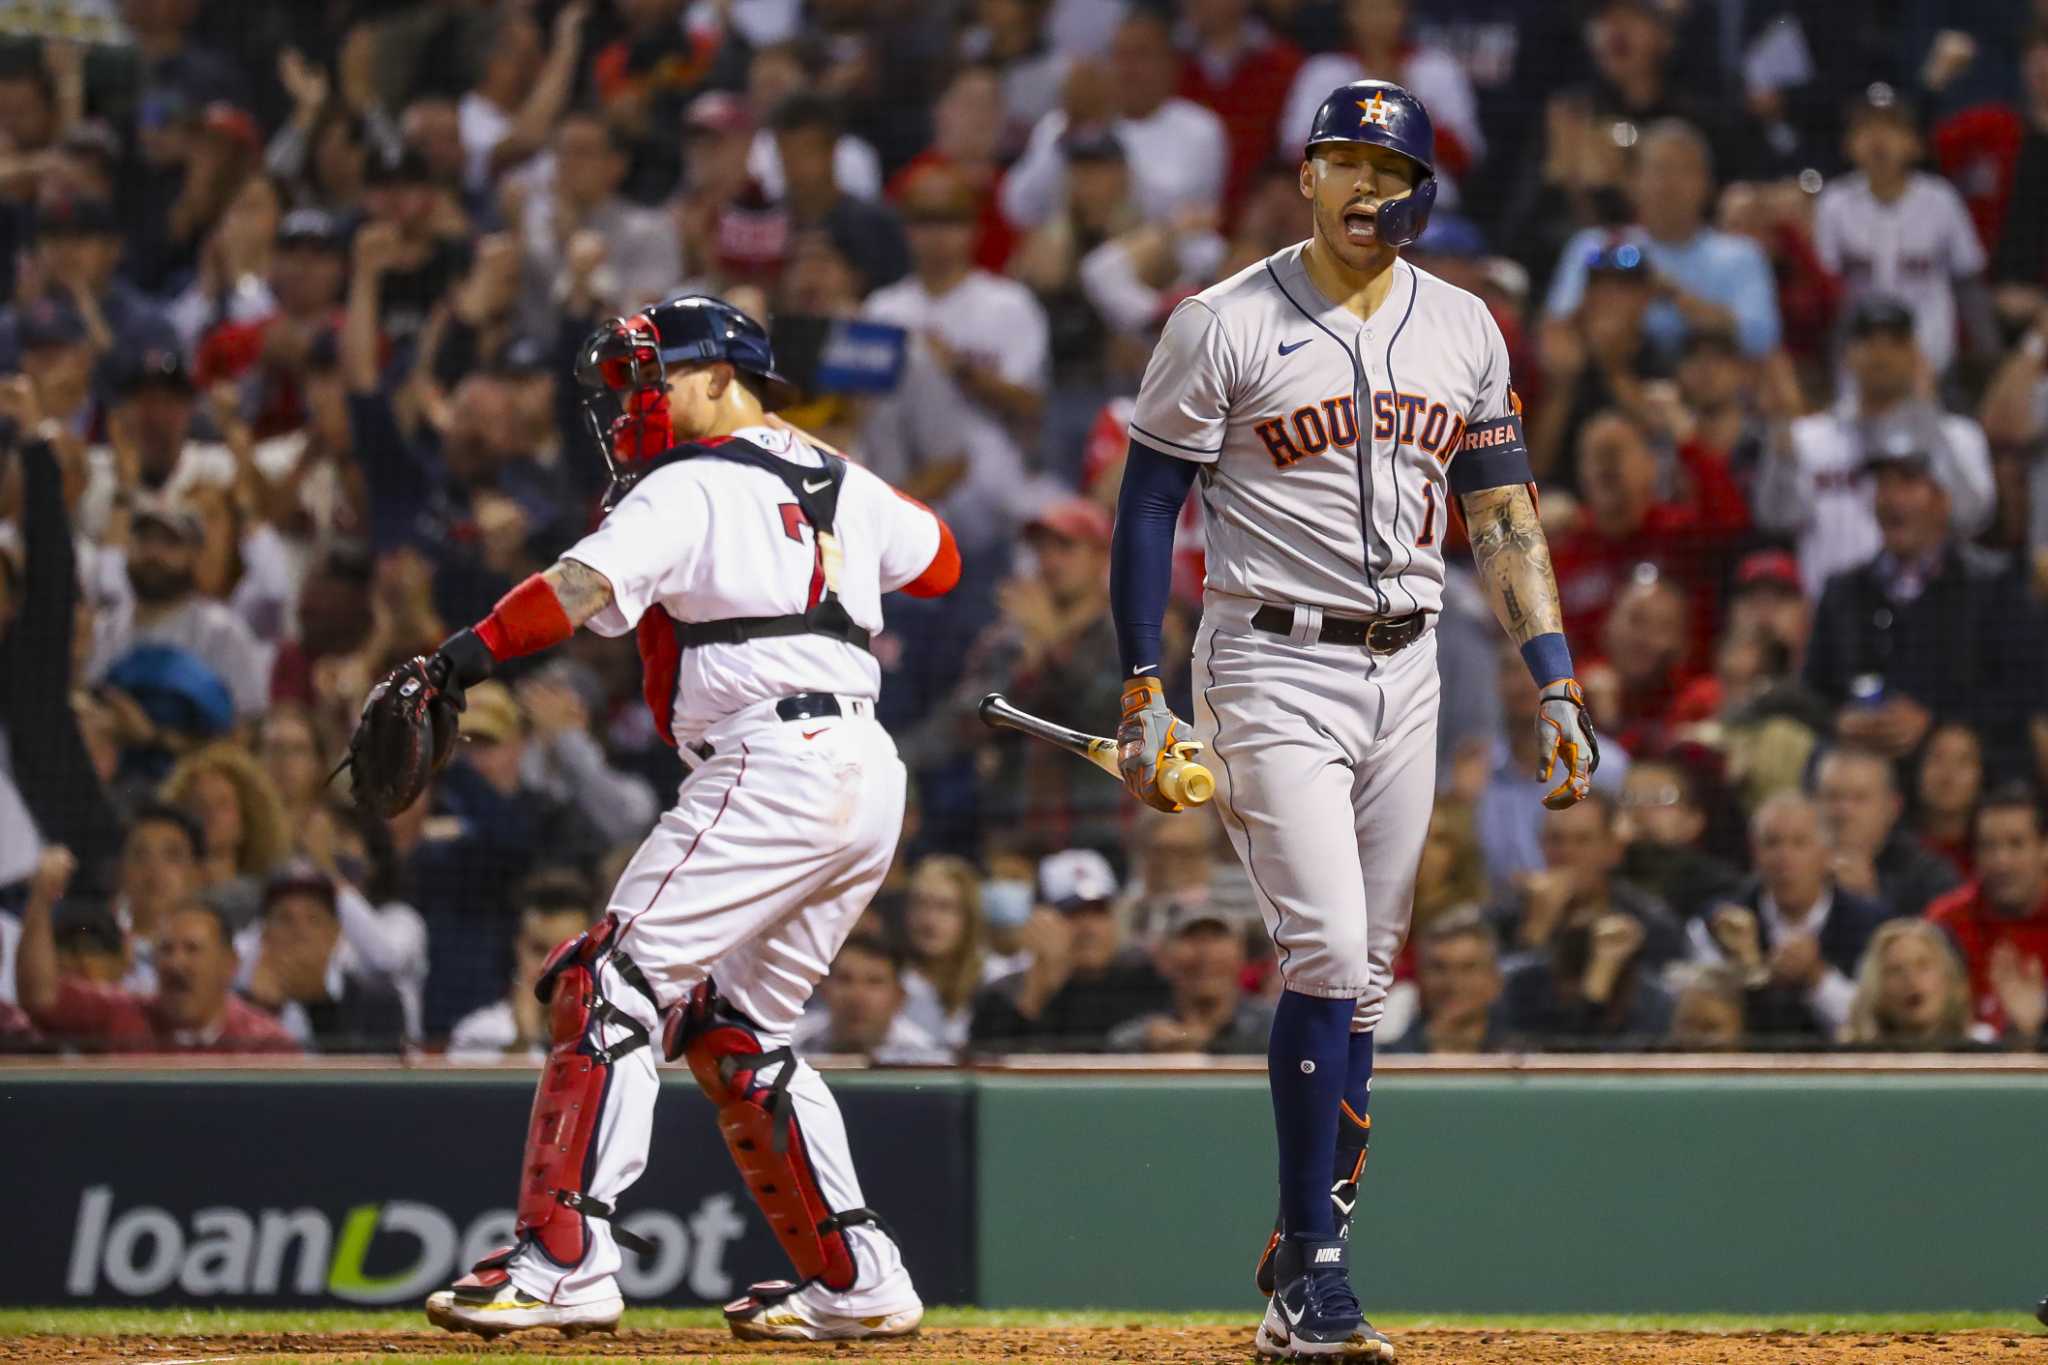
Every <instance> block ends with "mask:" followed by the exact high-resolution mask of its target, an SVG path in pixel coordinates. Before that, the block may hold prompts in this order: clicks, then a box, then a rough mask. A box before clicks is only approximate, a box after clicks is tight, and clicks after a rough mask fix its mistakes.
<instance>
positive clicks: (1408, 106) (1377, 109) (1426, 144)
mask: <svg viewBox="0 0 2048 1365" xmlns="http://www.w3.org/2000/svg"><path fill="white" fill-rule="evenodd" d="M1325 142H1363V143H1366V144H1369V145H1371V146H1374V147H1385V148H1386V149H1387V150H1389V151H1394V152H1399V153H1400V154H1401V155H1402V156H1405V157H1407V158H1408V159H1409V160H1410V161H1412V162H1414V163H1415V165H1416V168H1417V170H1418V171H1419V174H1418V175H1417V177H1416V180H1415V189H1414V192H1413V193H1411V194H1407V195H1403V196H1402V197H1401V198H1399V199H1392V200H1389V201H1387V202H1386V203H1383V204H1381V205H1380V206H1379V211H1378V216H1377V217H1376V218H1375V220H1374V223H1373V230H1374V231H1375V232H1376V233H1377V234H1378V236H1379V239H1380V240H1381V241H1382V242H1385V243H1386V244H1387V245H1388V246H1408V245H1409V244H1411V243H1412V242H1414V240H1415V239H1416V238H1417V237H1420V236H1421V235H1422V230H1423V229H1424V228H1425V227H1427V226H1429V211H1430V209H1431V208H1432V207H1433V206H1434V205H1435V204H1436V167H1435V165H1434V164H1433V162H1432V160H1431V158H1432V157H1433V156H1434V155H1435V146H1436V130H1435V129H1434V128H1432V127H1431V126H1430V123H1429V110H1427V109H1425V108H1423V107H1422V101H1421V100H1419V99H1417V98H1415V96H1413V95H1411V94H1409V93H1408V92H1407V91H1406V90H1403V89H1402V88H1401V87H1400V86H1398V85H1395V84H1394V83H1393V82H1392V81H1353V82H1351V84H1349V85H1340V86H1338V87H1337V88H1336V90H1334V91H1332V92H1331V94H1330V97H1329V98H1328V99H1326V100H1324V101H1323V106H1322V108H1320V109H1318V110H1316V121H1315V122H1314V123H1313V124H1311V125H1309V130H1308V143H1307V145H1306V146H1305V147H1304V148H1303V149H1302V155H1304V156H1310V157H1312V156H1314V155H1315V151H1316V148H1317V147H1318V146H1320V145H1321V144H1323V143H1325Z"/></svg>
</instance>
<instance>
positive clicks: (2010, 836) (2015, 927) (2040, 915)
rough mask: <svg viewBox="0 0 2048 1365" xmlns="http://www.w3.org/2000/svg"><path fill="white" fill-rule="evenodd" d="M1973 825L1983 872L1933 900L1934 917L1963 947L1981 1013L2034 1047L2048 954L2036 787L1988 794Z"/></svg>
mask: <svg viewBox="0 0 2048 1365" xmlns="http://www.w3.org/2000/svg"><path fill="white" fill-rule="evenodd" d="M1971 830H1972V834H1973V839H1972V847H1973V849H1974V851H1975V853H1976V860H1977V880H1976V881H1974V882H1971V883H1968V884H1967V885H1964V886H1960V887H1957V888H1956V889H1955V890H1953V891H1951V892H1949V893H1948V894H1947V895H1945V896H1943V897H1941V898H1940V899H1938V900H1936V901H1935V902H1934V903H1933V904H1932V905H1930V906H1928V907H1927V919H1928V921H1929V922H1930V923H1932V924H1935V925H1937V926H1939V927H1940V928H1942V929H1943V930H1946V931H1947V933H1948V936H1949V937H1950V938H1951V939H1953V940H1954V941H1955V945H1956V947H1957V949H1958V950H1959V951H1960V952H1961V953H1962V956H1963V966H1964V968H1965V969H1966V970H1967V971H1968V972H1969V976H1970V998H1971V1002H1972V1010H1973V1013H1974V1014H1975V1015H1976V1018H1977V1019H1978V1021H1979V1022H1981V1023H1983V1024H1985V1025H1987V1026H1988V1027H1989V1028H1990V1029H1991V1030H1992V1031H1993V1032H1994V1033H1995V1034H2006V1033H2008V1032H2010V1033H2011V1034H2012V1035H2014V1036H2015V1037H2016V1040H2017V1041H2018V1042H2019V1043H2020V1044H2021V1045H2022V1046H2026V1047H2033V1046H2035V1045H2036V1044H2037V1043H2038V1042H2039V1041H2040V1038H2041V1024H2042V1010H2043V1007H2042V1005H2041V1003H2040V1001H2041V991H2042V963H2043V962H2044V961H2048V828H2044V826H2043V821H2042V815H2041V808H2040V803H2039V801H2038V799H2037V798H2036V797H2035V795H2034V792H2033V790H2032V789H2031V788H2028V787H2023V786H2017V785H2014V786H2006V787H2001V788H1998V789H1996V790H1994V791H1992V792H1990V793H1989V794H1987V795H1986V796H1985V798H1984V800H1983V802H1982V803H1981V804H1979V805H1978V807H1977V813H1976V816H1975V818H1974V819H1973V820H1972V821H1971Z"/></svg>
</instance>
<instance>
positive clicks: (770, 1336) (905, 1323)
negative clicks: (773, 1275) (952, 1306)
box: [725, 1280, 924, 1341]
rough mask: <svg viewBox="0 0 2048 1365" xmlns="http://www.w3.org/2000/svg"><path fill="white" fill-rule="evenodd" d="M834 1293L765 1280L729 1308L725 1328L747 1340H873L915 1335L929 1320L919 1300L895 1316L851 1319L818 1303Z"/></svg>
mask: <svg viewBox="0 0 2048 1365" xmlns="http://www.w3.org/2000/svg"><path fill="white" fill-rule="evenodd" d="M829 1292H830V1291H828V1290H825V1289H824V1288H822V1287H813V1286H810V1285H798V1284H793V1283H791V1282H790V1281H788V1280H765V1281H763V1282H762V1283H760V1284H756V1285H750V1286H748V1288H747V1292H746V1295H745V1297H743V1298H737V1299H734V1300H733V1301H732V1302H731V1303H729V1304H727V1305H726V1306H725V1324H726V1326H728V1327H730V1328H732V1334H733V1335H734V1336H736V1337H738V1338H739V1339H740V1340H741V1341H871V1340H884V1339H887V1338H889V1337H907V1336H910V1335H911V1334H913V1333H914V1332H916V1331H917V1325H918V1324H919V1323H920V1322H922V1321H924V1305H923V1304H921V1303H919V1302H918V1301H917V1300H916V1299H912V1300H911V1301H910V1304H909V1305H908V1306H907V1307H904V1308H899V1309H896V1310H895V1311H893V1312H886V1313H868V1314H864V1315H862V1316H860V1317H847V1316H845V1315H843V1314H840V1313H835V1312H833V1311H831V1310H830V1309H828V1308H824V1307H822V1306H820V1305H819V1304H818V1303H817V1302H815V1301H814V1300H815V1299H817V1298H822V1297H825V1296H826V1295H828V1294H829Z"/></svg>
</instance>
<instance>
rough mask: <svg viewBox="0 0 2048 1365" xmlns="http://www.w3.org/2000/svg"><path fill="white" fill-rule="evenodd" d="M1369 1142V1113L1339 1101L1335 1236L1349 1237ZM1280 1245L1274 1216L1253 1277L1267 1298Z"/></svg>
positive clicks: (1332, 1203)
mask: <svg viewBox="0 0 2048 1365" xmlns="http://www.w3.org/2000/svg"><path fill="white" fill-rule="evenodd" d="M1371 1142H1372V1116H1371V1115H1370V1114H1365V1115H1359V1114H1354V1113H1352V1112H1351V1106H1350V1105H1348V1104H1344V1103H1342V1102H1340V1103H1339V1104H1338V1105H1337V1169H1336V1171H1335V1172H1334V1173H1333V1174H1332V1176H1331V1178H1330V1211H1331V1213H1332V1214H1333V1215H1334V1216H1335V1218H1336V1220H1337V1224H1336V1226H1337V1236H1338V1237H1339V1238H1340V1239H1341V1240H1345V1241H1348V1240H1350V1237H1351V1211H1352V1210H1353V1209H1355V1208H1357V1207H1358V1182H1359V1181H1361V1180H1363V1179H1364V1178H1365V1155H1366V1148H1367V1147H1368V1146H1369V1145H1370V1144H1371ZM1279 1245H1280V1219H1279V1217H1278V1216H1277V1215H1276V1216H1275V1217H1274V1219H1273V1235H1272V1236H1270V1237H1268V1238H1267V1239H1266V1249H1265V1250H1264V1251H1262V1252H1260V1253H1259V1265H1258V1269H1256V1270H1255V1271H1253V1272H1252V1278H1253V1279H1255V1280H1256V1281H1257V1282H1258V1286H1259V1292H1260V1293H1261V1294H1264V1295H1265V1296H1266V1297H1267V1298H1271V1297H1272V1296H1273V1252H1274V1251H1275V1249H1277V1248H1278V1247H1279Z"/></svg>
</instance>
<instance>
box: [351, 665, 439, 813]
mask: <svg viewBox="0 0 2048 1365" xmlns="http://www.w3.org/2000/svg"><path fill="white" fill-rule="evenodd" d="M438 662H439V660H438V659H436V660H434V661H429V660H427V659H425V658H420V657H414V658H411V659H408V660H406V661H405V662H404V663H402V664H400V665H399V666H398V667H397V668H394V669H392V670H391V672H390V673H388V674H386V675H385V677H384V680H383V681H382V682H380V683H378V684H377V685H376V686H375V687H373V688H371V689H370V696H369V699H368V700H366V701H365V702H364V703H363V714H362V716H361V717H360V718H359V719H358V720H357V721H356V730H355V733H354V734H353V735H351V736H350V737H349V741H348V757H347V758H345V759H343V760H342V767H343V768H345V769H346V770H347V771H348V775H349V783H350V786H351V788H352V791H353V795H354V797H355V803H356V805H357V806H359V807H362V808H364V809H366V810H372V811H375V812H376V813H377V814H379V815H381V816H383V817H384V818H385V819H387V820H389V819H390V818H392V817H393V816H395V815H397V814H399V812H401V811H403V810H405V809H406V807H408V806H410V805H411V804H412V803H413V802H415V801H417V800H419V799H420V793H421V792H422V791H424V790H426V786H427V779H428V778H430V777H432V776H433V775H434V774H435V773H437V772H439V771H440V770H441V765H442V764H444V763H446V762H447V761H448V755H449V754H450V753H452V752H453V751H454V749H455V734H456V728H457V721H456V715H457V712H458V710H459V709H460V708H459V704H458V703H457V702H456V701H455V700H454V699H453V698H452V697H451V696H450V695H449V694H448V693H447V692H446V691H444V690H443V688H442V687H441V686H440V685H438V684H437V682H436V676H437V674H438V673H439V672H440V670H439V669H437V668H435V667H434V666H433V665H434V664H435V663H438Z"/></svg>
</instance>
